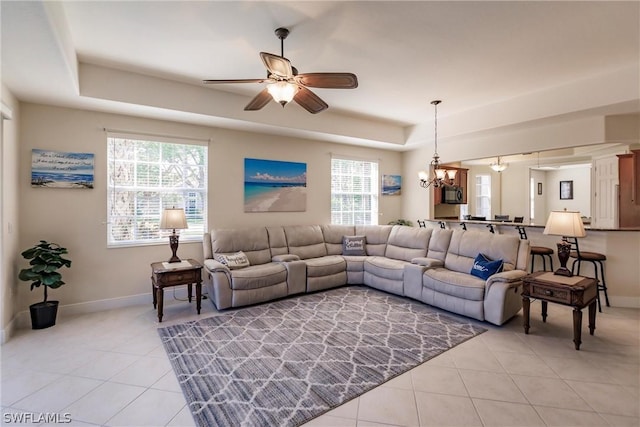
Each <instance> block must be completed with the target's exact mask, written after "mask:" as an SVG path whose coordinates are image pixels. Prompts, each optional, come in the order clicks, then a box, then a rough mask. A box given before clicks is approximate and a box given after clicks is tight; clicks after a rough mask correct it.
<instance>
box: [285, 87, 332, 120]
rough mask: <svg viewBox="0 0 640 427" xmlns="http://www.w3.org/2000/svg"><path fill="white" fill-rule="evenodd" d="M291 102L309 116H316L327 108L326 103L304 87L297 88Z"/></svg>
mask: <svg viewBox="0 0 640 427" xmlns="http://www.w3.org/2000/svg"><path fill="white" fill-rule="evenodd" d="M293 100H294V101H296V102H297V103H298V104H300V106H301V107H302V108H304V109H305V110H307V111H308V112H310V113H311V114H317V113H319V112H320V111H324V110H326V109H327V108H329V106H328V105H327V103H326V102H324V101H323V100H322V99H320V97H319V96H318V95H316V94H315V93H313V92H311V91H310V90H309V89H307V88H306V87H304V86H299V89H298V91H297V92H296V95H295V96H294V97H293Z"/></svg>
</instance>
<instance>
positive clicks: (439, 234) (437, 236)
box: [427, 228, 453, 262]
mask: <svg viewBox="0 0 640 427" xmlns="http://www.w3.org/2000/svg"><path fill="white" fill-rule="evenodd" d="M452 235H453V230H451V229H442V228H434V229H433V233H432V234H431V240H429V251H428V252H427V258H433V259H437V260H440V261H442V262H444V259H445V257H446V256H447V250H448V249H449V243H451V236H452Z"/></svg>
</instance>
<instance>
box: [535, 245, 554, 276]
mask: <svg viewBox="0 0 640 427" xmlns="http://www.w3.org/2000/svg"><path fill="white" fill-rule="evenodd" d="M536 255H538V256H539V257H540V258H542V270H543V271H547V257H549V266H550V267H551V270H550V271H553V249H551V248H547V247H545V246H531V272H532V273H533V265H534V264H535V261H536V258H535V257H536Z"/></svg>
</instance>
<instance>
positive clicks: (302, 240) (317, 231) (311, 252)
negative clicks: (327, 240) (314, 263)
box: [283, 225, 327, 259]
mask: <svg viewBox="0 0 640 427" xmlns="http://www.w3.org/2000/svg"><path fill="white" fill-rule="evenodd" d="M283 228H284V233H285V235H286V237H287V244H288V245H289V253H290V254H293V255H298V256H299V257H300V259H308V258H318V257H321V256H326V255H327V248H326V246H325V244H324V238H323V236H322V229H321V228H320V226H319V225H292V226H287V227H283Z"/></svg>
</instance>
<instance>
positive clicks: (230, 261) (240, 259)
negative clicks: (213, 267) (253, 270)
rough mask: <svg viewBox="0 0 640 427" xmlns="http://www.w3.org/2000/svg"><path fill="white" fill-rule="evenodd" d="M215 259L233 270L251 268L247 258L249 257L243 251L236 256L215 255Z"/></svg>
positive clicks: (235, 254)
mask: <svg viewBox="0 0 640 427" xmlns="http://www.w3.org/2000/svg"><path fill="white" fill-rule="evenodd" d="M213 259H215V260H216V261H218V262H219V263H221V264H224V265H226V266H227V267H229V269H231V270H233V269H236V268H243V267H249V258H247V255H246V254H245V253H244V252H242V251H240V252H236V253H234V254H213Z"/></svg>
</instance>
